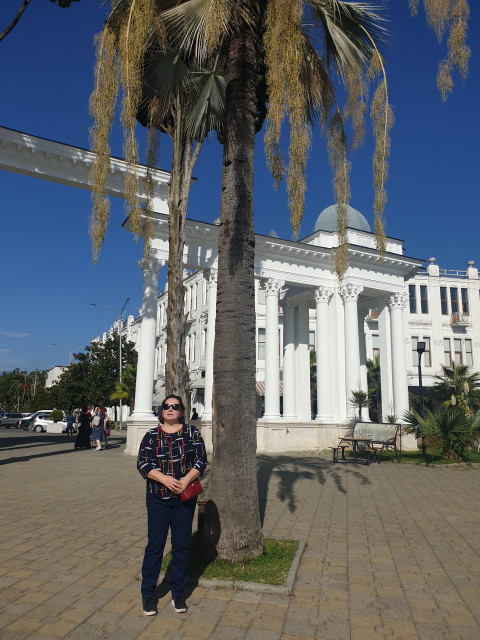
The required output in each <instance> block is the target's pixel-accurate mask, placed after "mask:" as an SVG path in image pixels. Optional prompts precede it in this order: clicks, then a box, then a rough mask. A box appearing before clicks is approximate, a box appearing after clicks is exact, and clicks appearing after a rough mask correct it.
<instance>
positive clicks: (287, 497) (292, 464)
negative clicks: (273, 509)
mask: <svg viewBox="0 0 480 640" xmlns="http://www.w3.org/2000/svg"><path fill="white" fill-rule="evenodd" d="M345 473H347V474H354V475H355V476H358V477H359V479H360V482H362V484H368V482H369V480H368V478H365V476H364V475H363V474H361V473H359V472H358V471H356V470H355V469H354V468H353V465H352V467H350V468H343V469H342V471H340V470H339V469H337V468H336V466H335V467H334V465H333V463H332V462H331V461H330V460H329V459H326V458H323V457H320V456H319V455H318V454H315V453H312V454H310V455H308V454H306V455H304V454H292V455H288V454H281V455H273V454H272V455H268V454H259V455H257V482H258V498H259V506H260V521H261V523H262V525H263V521H264V518H265V510H266V505H267V495H268V491H269V485H270V480H271V478H272V476H276V477H277V479H278V487H277V496H276V497H277V499H278V500H280V501H281V502H287V504H288V509H289V511H290V512H291V513H293V512H295V510H296V509H297V502H296V496H295V486H296V485H297V484H298V483H299V482H301V481H303V480H310V481H312V483H313V486H315V484H319V485H324V484H325V482H326V481H327V478H328V477H332V478H333V481H334V483H335V485H336V487H337V488H338V490H339V491H340V492H342V493H346V488H345V486H344V484H343V480H344V477H345Z"/></svg>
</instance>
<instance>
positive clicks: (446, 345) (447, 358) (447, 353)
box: [443, 338, 452, 367]
mask: <svg viewBox="0 0 480 640" xmlns="http://www.w3.org/2000/svg"><path fill="white" fill-rule="evenodd" d="M443 360H444V363H445V366H446V367H451V366H452V347H451V345H450V338H444V339H443Z"/></svg>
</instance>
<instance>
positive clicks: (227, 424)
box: [203, 29, 263, 560]
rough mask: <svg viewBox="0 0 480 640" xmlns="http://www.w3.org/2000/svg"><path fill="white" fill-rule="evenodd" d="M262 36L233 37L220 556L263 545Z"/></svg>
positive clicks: (222, 245) (215, 528)
mask: <svg viewBox="0 0 480 640" xmlns="http://www.w3.org/2000/svg"><path fill="white" fill-rule="evenodd" d="M255 47H256V36H255V34H254V33H253V32H252V31H250V30H247V29H245V32H244V33H243V34H240V35H239V36H236V37H235V38H233V39H232V40H231V42H230V44H229V52H228V63H227V69H228V71H227V94H226V105H225V124H224V127H225V129H224V150H223V174H222V199H221V212H220V230H219V241H218V281H217V316H216V324H215V351H214V380H215V394H214V442H215V450H214V455H213V460H212V470H211V474H210V479H209V487H208V502H207V508H206V516H205V525H204V528H203V535H204V540H205V542H206V543H207V545H209V546H210V547H211V548H213V547H214V548H215V550H216V552H217V553H218V556H219V557H220V558H225V559H234V560H241V559H245V558H254V557H256V556H258V555H260V554H261V553H262V552H263V538H262V533H261V528H260V515H259V505H258V490H257V468H256V415H255V401H256V395H255V392H256V388H255V366H256V363H255V331H256V327H255V297H254V291H255V290H254V247H255V235H254V228H253V173H254V148H255V90H256V89H255V82H256V49H255Z"/></svg>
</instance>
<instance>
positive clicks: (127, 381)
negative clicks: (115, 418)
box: [110, 366, 137, 413]
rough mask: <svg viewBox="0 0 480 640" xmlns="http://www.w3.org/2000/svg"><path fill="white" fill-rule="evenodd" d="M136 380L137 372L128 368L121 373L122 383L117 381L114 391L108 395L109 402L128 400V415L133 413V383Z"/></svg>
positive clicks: (132, 368)
mask: <svg viewBox="0 0 480 640" xmlns="http://www.w3.org/2000/svg"><path fill="white" fill-rule="evenodd" d="M136 379H137V371H136V369H135V368H134V367H131V366H128V367H127V368H126V369H125V371H124V372H123V373H122V382H120V381H118V382H117V383H116V385H115V391H114V392H113V393H112V394H111V395H110V400H129V401H130V413H132V412H133V409H134V406H135V382H136Z"/></svg>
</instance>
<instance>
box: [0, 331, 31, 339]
mask: <svg viewBox="0 0 480 640" xmlns="http://www.w3.org/2000/svg"><path fill="white" fill-rule="evenodd" d="M31 335H32V334H31V333H21V332H20V331H5V330H4V329H0V336H6V337H7V338H28V337H29V336H31Z"/></svg>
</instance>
